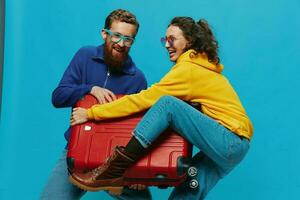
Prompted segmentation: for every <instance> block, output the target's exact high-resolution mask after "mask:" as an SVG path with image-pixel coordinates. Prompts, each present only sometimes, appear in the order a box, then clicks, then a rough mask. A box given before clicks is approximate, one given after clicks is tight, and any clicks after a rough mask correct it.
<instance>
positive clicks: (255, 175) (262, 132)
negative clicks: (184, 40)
mask: <svg viewBox="0 0 300 200" xmlns="http://www.w3.org/2000/svg"><path fill="white" fill-rule="evenodd" d="M5 8H6V11H5V48H4V67H3V85H2V86H3V89H2V108H1V122H0V136H1V137H0V158H1V159H0V177H1V181H0V199H3V200H8V199H9V200H10V199H13V200H15V199H29V200H31V199H38V197H39V194H40V192H41V190H42V188H43V186H44V184H45V182H46V180H47V178H48V175H49V174H50V171H51V170H52V168H53V166H54V164H55V162H56V160H57V159H58V157H59V155H60V154H61V151H62V149H63V148H64V146H65V140H64V137H63V133H64V131H65V129H66V128H67V126H68V123H69V115H70V109H55V108H54V107H53V106H52V104H51V93H52V91H53V89H54V88H55V87H56V86H57V84H58V82H59V80H60V78H61V76H62V73H63V72H64V70H65V68H66V67H67V65H68V63H69V61H70V60H71V58H72V56H73V55H74V53H75V52H76V51H77V50H78V49H79V48H80V47H81V46H83V45H98V44H101V43H102V40H101V37H100V34H99V33H100V29H101V28H103V24H104V20H105V17H106V16H107V15H108V14H109V13H110V12H111V11H112V10H114V9H116V8H123V9H128V10H130V11H132V12H133V13H135V14H136V16H137V17H138V19H139V21H140V24H141V27H140V31H139V33H138V36H137V39H136V43H135V44H134V46H133V48H132V50H131V55H132V57H133V58H134V60H135V62H136V64H137V65H138V66H139V67H140V68H141V69H142V70H143V71H144V73H145V75H146V77H147V79H148V82H149V84H152V83H154V82H155V81H159V80H160V78H162V76H163V75H164V74H165V73H166V72H167V71H168V70H169V69H170V67H171V66H172V63H171V62H169V60H168V56H167V53H166V50H165V49H164V48H162V46H161V44H160V42H159V38H160V37H161V36H163V35H164V34H165V30H166V26H167V24H168V22H169V21H170V19H171V18H172V17H174V16H183V15H185V16H191V17H194V18H195V19H199V18H205V19H207V20H208V22H209V23H210V24H211V25H212V27H213V28H214V32H215V35H216V37H217V39H218V40H219V43H220V56H221V61H222V63H223V64H224V65H225V70H224V74H225V75H226V76H227V77H228V78H229V80H230V81H231V83H232V84H233V86H234V87H235V89H236V91H237V93H238V94H239V96H240V98H241V100H242V102H243V104H244V106H245V108H246V110H247V113H248V114H249V116H250V118H251V119H252V121H253V124H254V129H255V132H254V138H253V140H252V142H251V149H250V151H249V153H248V155H247V156H246V158H245V159H244V160H243V162H242V163H241V164H240V165H239V166H238V167H237V168H236V169H235V170H234V171H233V172H232V173H231V174H230V175H228V176H227V177H226V178H225V179H223V180H221V181H220V182H219V183H218V184H217V186H216V187H215V189H214V190H212V191H211V193H210V194H209V195H208V196H207V199H208V200H219V199H228V200H241V199H243V200H253V199H255V200H268V199H272V200H282V199H288V200H298V199H300V175H299V169H300V159H299V158H300V156H299V154H300V148H299V146H300V144H299V140H300V135H299V128H298V125H297V124H299V122H298V120H299V103H298V102H299V100H297V98H298V97H299V88H300V81H299V73H300V68H299V63H300V48H299V44H300V37H299V33H300V22H299V17H300V15H299V9H300V1H299V0H265V1H261V0H252V1H246V0H227V1H220V0H212V1H203V0H190V1H184V3H183V1H179V0H172V1H170V0H165V1H161V0H152V1H138V0H123V1H117V0H87V1H80V0H72V1H71V0H51V1H50V0H44V1H36V0H8V1H6V5H5ZM297 130H298V131H297ZM151 191H152V194H153V199H155V200H158V199H159V200H160V199H167V197H168V195H169V193H170V191H171V189H166V190H160V189H157V188H154V187H153V188H151ZM84 199H85V200H93V199H110V197H109V196H108V195H107V194H105V193H104V192H97V193H88V194H87V195H86V196H85V197H84Z"/></svg>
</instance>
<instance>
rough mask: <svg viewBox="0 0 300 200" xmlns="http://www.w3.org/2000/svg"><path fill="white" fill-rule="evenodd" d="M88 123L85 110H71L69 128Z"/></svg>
mask: <svg viewBox="0 0 300 200" xmlns="http://www.w3.org/2000/svg"><path fill="white" fill-rule="evenodd" d="M86 121H88V115H87V110H86V109H85V108H80V107H78V108H73V112H72V116H71V126H74V125H76V124H82V123H84V122H86Z"/></svg>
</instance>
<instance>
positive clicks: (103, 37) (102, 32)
mask: <svg viewBox="0 0 300 200" xmlns="http://www.w3.org/2000/svg"><path fill="white" fill-rule="evenodd" d="M101 36H102V39H103V40H106V38H107V34H106V32H105V31H104V30H103V29H102V30H101Z"/></svg>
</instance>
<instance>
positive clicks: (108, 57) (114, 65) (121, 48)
mask: <svg viewBox="0 0 300 200" xmlns="http://www.w3.org/2000/svg"><path fill="white" fill-rule="evenodd" d="M109 31H111V32H112V33H117V34H120V35H122V36H125V37H132V38H133V37H134V36H135V34H136V26H135V25H133V24H128V23H126V22H119V21H113V22H112V24H111V27H110V29H109ZM101 34H102V38H103V39H104V41H105V43H104V46H105V48H104V60H105V63H106V64H107V65H108V66H109V68H110V69H111V70H116V71H120V70H121V67H122V65H123V64H124V63H125V61H126V60H127V57H128V53H129V50H130V47H128V45H127V46H125V44H124V40H120V41H119V42H118V43H116V42H114V41H112V37H111V36H110V34H109V33H108V32H106V31H105V30H102V32H101Z"/></svg>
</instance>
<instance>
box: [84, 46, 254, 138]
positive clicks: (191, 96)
mask: <svg viewBox="0 0 300 200" xmlns="http://www.w3.org/2000/svg"><path fill="white" fill-rule="evenodd" d="M222 70H223V65H221V64H219V65H215V64H213V63H210V62H209V61H208V58H207V56H206V55H205V54H196V52H195V51H194V50H188V51H186V52H185V53H183V54H182V55H181V56H180V57H179V58H178V59H177V62H176V64H175V65H174V66H173V67H172V68H171V70H170V71H169V72H168V73H167V74H166V75H165V76H164V77H163V78H162V79H161V81H160V82H159V83H155V84H153V85H152V86H151V87H149V88H148V89H146V90H143V91H141V92H140V93H138V94H132V95H126V96H124V97H122V98H120V99H118V100H116V101H113V102H111V103H107V104H102V105H100V104H99V105H98V104H97V105H94V106H93V107H91V108H90V109H88V110H87V113H88V118H89V119H95V120H104V119H109V118H117V117H124V116H128V115H131V114H134V113H137V112H140V111H143V110H146V109H148V108H150V107H151V106H152V105H153V104H155V102H156V101H157V100H158V99H159V98H160V97H161V96H164V95H171V96H175V97H177V98H179V99H182V100H184V101H189V102H198V103H200V104H201V109H202V112H203V113H205V114H206V115H208V116H209V117H211V118H212V119H214V120H216V121H217V122H219V123H220V124H222V125H223V126H225V127H226V128H228V129H229V130H231V131H232V132H234V133H236V134H237V135H240V136H243V137H246V138H248V139H249V140H250V139H251V137H252V133H253V127H252V124H251V121H250V120H249V118H248V117H247V114H246V112H245V110H244V108H243V106H242V104H241V102H240V100H239V97H238V96H237V94H236V92H235V91H234V89H233V88H232V86H231V85H230V83H229V81H228V80H227V79H226V77H224V76H223V75H222V74H221V71H222Z"/></svg>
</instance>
